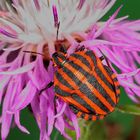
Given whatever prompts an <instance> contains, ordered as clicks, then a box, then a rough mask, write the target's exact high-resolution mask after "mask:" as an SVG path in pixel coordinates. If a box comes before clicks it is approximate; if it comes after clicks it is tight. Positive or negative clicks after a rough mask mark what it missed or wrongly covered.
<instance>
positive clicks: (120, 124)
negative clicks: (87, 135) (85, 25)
mask: <svg viewBox="0 0 140 140" xmlns="http://www.w3.org/2000/svg"><path fill="white" fill-rule="evenodd" d="M120 5H123V8H122V9H121V11H120V13H119V15H118V17H121V16H125V15H129V19H133V20H134V19H139V18H140V0H117V2H116V4H115V5H114V6H113V7H112V9H111V10H110V11H109V12H108V14H107V15H106V16H105V17H104V18H103V20H106V19H108V18H109V16H110V15H111V14H112V13H113V12H115V10H116V9H117V8H118V7H119V6H120ZM121 92H122V94H121V99H120V102H119V104H133V103H132V102H131V100H130V99H129V98H128V97H127V95H126V94H125V92H124V90H123V89H121ZM21 123H22V124H23V125H24V126H25V127H26V128H27V129H28V130H29V131H30V133H31V134H30V135H26V134H24V133H22V132H21V131H19V129H18V128H16V127H15V128H14V127H13V128H12V129H11V131H10V135H9V137H8V138H7V140H25V139H26V140H39V129H38V127H37V124H36V122H35V120H34V118H33V116H32V115H31V113H30V112H29V111H28V110H27V109H25V110H23V111H22V113H21ZM96 123H97V125H94V126H95V128H93V130H94V129H95V133H94V132H93V133H94V137H93V138H91V139H90V140H140V127H139V125H140V117H136V116H133V115H128V114H122V113H120V112H117V111H115V112H113V113H112V114H110V115H109V116H108V117H106V118H105V120H103V121H100V122H96ZM97 126H98V127H97ZM103 128H104V129H103ZM56 134H57V135H58V137H57V140H64V138H62V136H60V135H59V134H58V133H57V132H56V131H54V132H53V134H52V137H51V140H54V136H55V135H56Z"/></svg>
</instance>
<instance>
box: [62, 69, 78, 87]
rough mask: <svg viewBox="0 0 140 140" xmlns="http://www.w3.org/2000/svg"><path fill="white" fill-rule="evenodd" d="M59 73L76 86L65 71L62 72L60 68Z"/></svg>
mask: <svg viewBox="0 0 140 140" xmlns="http://www.w3.org/2000/svg"><path fill="white" fill-rule="evenodd" d="M59 73H60V74H61V75H62V76H63V78H64V79H65V80H66V81H67V82H68V83H69V84H70V85H71V86H72V87H73V88H77V85H76V84H75V82H74V81H73V79H71V78H70V77H69V76H68V75H67V74H66V73H65V72H63V71H62V70H60V71H59Z"/></svg>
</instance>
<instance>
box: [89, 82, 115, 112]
mask: <svg viewBox="0 0 140 140" xmlns="http://www.w3.org/2000/svg"><path fill="white" fill-rule="evenodd" d="M87 86H88V88H89V89H90V90H91V91H93V92H94V95H95V96H96V97H97V98H98V99H100V101H101V102H102V103H103V104H104V105H105V106H106V107H107V108H108V109H109V110H110V111H113V110H114V107H112V106H111V104H110V103H109V102H108V101H107V100H106V99H105V98H104V97H103V96H102V95H101V93H100V92H99V91H98V90H96V89H95V88H94V87H93V86H92V85H91V84H90V83H88V82H87ZM96 109H97V108H96ZM96 109H95V110H96Z"/></svg>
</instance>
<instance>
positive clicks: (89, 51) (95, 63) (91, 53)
mask: <svg viewBox="0 0 140 140" xmlns="http://www.w3.org/2000/svg"><path fill="white" fill-rule="evenodd" d="M85 54H86V55H87V56H89V57H90V58H91V59H92V61H93V63H94V66H96V65H97V58H96V56H95V54H94V52H93V51H91V50H88V51H86V53H85Z"/></svg>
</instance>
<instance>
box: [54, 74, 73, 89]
mask: <svg viewBox="0 0 140 140" xmlns="http://www.w3.org/2000/svg"><path fill="white" fill-rule="evenodd" d="M55 75H56V78H57V79H58V81H59V82H61V84H63V85H64V86H66V87H68V88H70V89H73V87H72V86H71V85H70V84H69V83H68V82H67V81H66V80H65V79H64V78H63V76H62V75H61V74H59V73H58V72H56V73H55Z"/></svg>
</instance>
